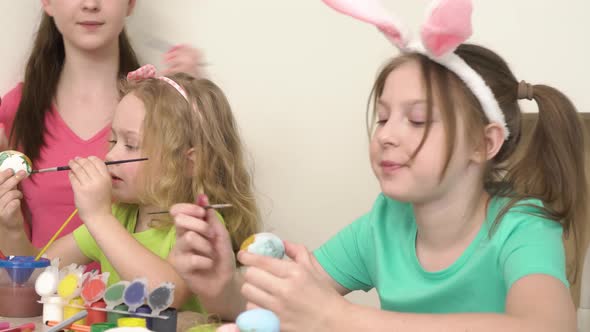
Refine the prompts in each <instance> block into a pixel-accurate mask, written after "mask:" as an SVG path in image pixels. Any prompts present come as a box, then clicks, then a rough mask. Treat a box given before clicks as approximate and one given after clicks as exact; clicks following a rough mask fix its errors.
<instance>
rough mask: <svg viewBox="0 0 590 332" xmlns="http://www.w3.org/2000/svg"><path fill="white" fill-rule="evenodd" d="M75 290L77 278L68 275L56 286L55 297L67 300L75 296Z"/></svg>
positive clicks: (73, 275) (71, 274)
mask: <svg viewBox="0 0 590 332" xmlns="http://www.w3.org/2000/svg"><path fill="white" fill-rule="evenodd" d="M77 289H78V276H77V275H75V274H73V273H70V274H68V275H67V276H65V277H64V278H63V279H62V280H61V281H60V283H59V285H57V295H59V296H60V297H62V298H65V299H68V298H71V297H72V296H74V295H75V292H76V290H77Z"/></svg>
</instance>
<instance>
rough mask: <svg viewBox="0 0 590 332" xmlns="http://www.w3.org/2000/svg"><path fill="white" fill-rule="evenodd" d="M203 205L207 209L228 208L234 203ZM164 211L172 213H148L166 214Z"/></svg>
mask: <svg viewBox="0 0 590 332" xmlns="http://www.w3.org/2000/svg"><path fill="white" fill-rule="evenodd" d="M201 207H202V208H203V209H205V210H208V209H223V208H228V207H232V205H231V204H210V205H205V206H201ZM164 213H170V211H158V212H148V214H164Z"/></svg>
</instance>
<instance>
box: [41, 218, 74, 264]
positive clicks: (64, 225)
mask: <svg viewBox="0 0 590 332" xmlns="http://www.w3.org/2000/svg"><path fill="white" fill-rule="evenodd" d="M76 213H78V209H75V210H74V212H72V214H70V216H69V217H68V219H66V221H64V223H63V224H62V225H61V227H60V228H59V229H58V230H57V232H55V234H53V236H52V237H51V239H49V242H47V244H46V245H45V247H43V249H41V251H39V253H38V254H37V256H35V260H36V261H38V260H39V258H41V256H43V254H44V253H45V251H47V248H49V246H50V245H51V244H52V243H53V241H55V239H57V237H58V236H59V234H60V233H61V231H63V230H64V228H66V226H67V225H68V223H69V222H70V220H72V218H74V216H75V215H76Z"/></svg>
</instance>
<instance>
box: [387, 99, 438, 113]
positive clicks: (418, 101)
mask: <svg viewBox="0 0 590 332" xmlns="http://www.w3.org/2000/svg"><path fill="white" fill-rule="evenodd" d="M377 104H379V105H381V106H383V107H385V108H387V109H388V110H391V106H390V105H389V103H388V102H386V101H385V100H383V99H381V98H379V99H377ZM402 104H403V106H405V107H408V106H416V105H422V104H427V102H426V99H411V100H409V101H406V102H404V103H402Z"/></svg>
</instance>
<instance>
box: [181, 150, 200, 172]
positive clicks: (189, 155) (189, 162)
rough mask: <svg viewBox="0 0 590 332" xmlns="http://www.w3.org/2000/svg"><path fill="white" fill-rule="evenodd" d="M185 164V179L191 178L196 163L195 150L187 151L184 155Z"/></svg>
mask: <svg viewBox="0 0 590 332" xmlns="http://www.w3.org/2000/svg"><path fill="white" fill-rule="evenodd" d="M184 156H185V164H186V167H185V169H186V174H185V176H187V177H192V176H193V170H194V169H195V163H196V162H197V155H196V153H195V148H190V149H188V150H187V151H186V152H185V153H184Z"/></svg>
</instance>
